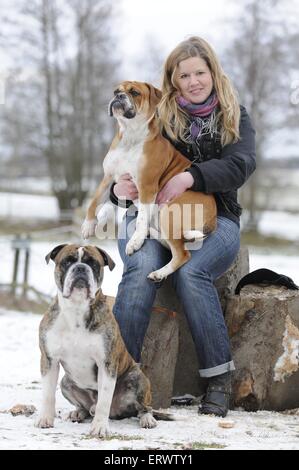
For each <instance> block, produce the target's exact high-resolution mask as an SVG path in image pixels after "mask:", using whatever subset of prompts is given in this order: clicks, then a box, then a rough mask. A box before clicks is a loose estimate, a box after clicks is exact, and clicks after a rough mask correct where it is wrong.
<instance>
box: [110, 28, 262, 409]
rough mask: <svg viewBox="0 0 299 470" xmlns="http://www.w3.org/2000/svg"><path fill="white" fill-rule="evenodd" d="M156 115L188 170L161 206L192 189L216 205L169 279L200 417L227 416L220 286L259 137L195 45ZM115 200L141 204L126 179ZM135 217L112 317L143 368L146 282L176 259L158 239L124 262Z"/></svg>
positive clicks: (174, 59)
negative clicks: (196, 380)
mask: <svg viewBox="0 0 299 470" xmlns="http://www.w3.org/2000/svg"><path fill="white" fill-rule="evenodd" d="M158 114H159V118H160V122H161V131H162V132H163V135H164V137H165V138H167V139H168V140H170V142H171V143H172V144H173V145H174V146H175V147H176V148H177V149H178V150H179V151H180V152H181V153H182V154H184V155H185V156H186V157H187V158H188V159H189V160H190V161H191V162H192V164H191V166H190V168H188V169H187V170H186V171H185V172H183V173H180V174H178V175H176V176H174V177H173V178H171V179H170V180H169V181H168V182H167V184H166V185H165V186H164V187H163V188H162V189H161V191H160V192H159V194H158V196H157V203H158V204H163V203H164V202H166V201H169V200H171V199H173V198H174V197H176V196H178V195H179V194H181V193H182V192H184V191H186V190H187V189H191V190H194V191H203V192H205V193H213V194H214V196H215V198H216V203H217V224H218V225H217V230H216V231H215V232H214V233H212V234H211V235H209V236H208V237H207V239H206V240H205V241H204V243H203V246H202V248H201V249H198V250H192V251H191V255H192V257H191V259H190V260H189V261H188V263H186V264H185V265H184V266H182V267H181V268H180V269H179V270H178V271H176V272H175V273H173V274H172V275H171V278H172V282H173V286H174V288H175V290H176V293H177V295H178V297H179V299H180V302H181V304H182V306H183V309H184V313H185V315H186V317H187V320H188V323H189V326H190V330H191V333H192V337H193V340H194V343H195V347H196V351H197V355H198V361H199V364H200V369H199V374H200V376H201V377H206V378H208V388H207V392H206V395H205V398H204V400H203V402H202V404H201V406H200V407H199V412H200V413H204V414H215V415H217V416H226V414H227V411H228V406H229V395H230V393H231V371H233V370H234V368H235V367H234V363H233V361H232V358H231V352H230V345H229V338H228V334H227V329H226V326H225V322H224V318H223V313H222V310H221V306H220V302H219V298H218V294H217V291H216V288H215V287H214V281H215V279H217V278H218V277H220V276H221V275H222V274H223V273H224V272H225V271H226V270H227V269H228V268H229V267H230V265H231V264H232V262H233V261H234V259H235V257H236V255H237V253H238V251H239V246H240V229H239V217H240V214H241V207H240V206H239V204H238V202H237V189H238V188H240V187H241V186H242V185H243V184H244V183H245V181H246V180H247V179H248V177H249V175H250V174H251V173H252V172H253V171H254V169H255V138H254V136H255V132H254V130H253V128H252V125H251V122H250V119H249V117H248V114H247V112H246V110H245V108H244V107H242V106H239V104H238V100H237V96H236V93H235V91H234V89H233V87H232V85H231V82H230V80H229V79H228V77H227V76H226V75H225V74H224V72H223V70H222V68H221V65H220V63H219V61H218V59H217V57H216V55H215V53H214V51H213V49H212V48H211V47H210V45H209V44H208V43H207V42H206V41H204V40H203V39H201V38H198V37H191V38H190V39H188V40H186V41H183V42H182V43H180V44H179V45H178V46H177V47H176V48H175V49H174V50H173V51H172V52H171V54H170V55H169V57H168V59H167V60H166V63H165V67H164V76H163V85H162V100H161V102H160V104H159V106H158ZM118 197H122V198H123V197H125V198H126V199H128V200H133V199H136V198H138V192H137V188H136V186H135V185H134V183H133V182H132V180H131V179H130V176H129V175H123V177H122V178H121V179H120V180H119V182H118V183H117V184H115V185H114V186H113V187H112V189H111V199H112V201H113V202H116V203H117V198H118ZM135 217H136V214H133V215H129V214H127V216H126V218H125V220H124V222H123V224H122V227H121V229H120V232H121V236H120V239H119V251H120V255H121V257H122V260H123V262H124V272H123V277H122V280H121V283H120V285H119V288H118V293H117V297H116V302H115V306H114V314H115V316H116V318H117V320H118V323H119V326H120V329H121V333H122V335H123V338H124V341H125V343H126V345H127V348H128V350H129V352H130V353H131V355H132V356H133V357H134V359H135V360H136V361H137V362H139V361H140V355H141V349H142V343H143V339H144V336H145V333H146V329H147V327H148V323H149V319H150V312H151V308H152V305H153V302H154V299H155V294H156V289H157V287H159V285H157V284H155V283H153V282H152V281H150V280H148V279H147V274H148V273H149V272H151V271H154V270H156V269H159V268H160V267H162V266H163V265H165V264H166V263H167V262H168V261H169V257H170V252H169V251H168V250H167V249H166V248H164V247H163V246H162V245H161V244H160V243H159V242H158V241H156V240H153V239H147V240H146V241H145V243H144V245H143V246H142V248H141V249H140V250H139V251H137V252H136V253H134V254H133V255H131V256H127V255H126V254H125V247H126V244H127V241H128V239H126V238H125V237H124V233H126V232H127V231H126V228H127V226H128V224H130V223H132V221H133V220H134V218H135Z"/></svg>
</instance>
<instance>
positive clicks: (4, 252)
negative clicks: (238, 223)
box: [0, 194, 299, 450]
mask: <svg viewBox="0 0 299 470" xmlns="http://www.w3.org/2000/svg"><path fill="white" fill-rule="evenodd" d="M18 197H19V196H17V195H15V197H14V199H12V198H11V197H10V196H8V195H7V196H6V195H3V194H2V195H1V194H0V216H1V215H12V214H15V215H18V216H19V217H20V215H22V216H24V217H27V216H29V215H32V213H33V212H34V211H35V209H34V207H35V206H34V201H35V199H31V198H34V197H33V196H28V198H25V199H24V196H22V197H20V198H19V199H18ZM5 201H6V203H7V201H10V202H9V204H10V206H8V205H7V204H2V203H4V202H5ZM52 202H53V199H51V198H49V199H47V198H42V199H40V200H39V203H37V205H36V211H38V213H39V214H42V215H41V217H44V218H53V217H54V218H55V214H56V210H57V208H56V207H55V205H53V204H52ZM41 203H42V204H43V205H42V207H41V205H40V204H41ZM44 203H45V204H44ZM21 206H22V211H20V207H21ZM3 211H4V212H5V211H6V212H5V213H4V212H3ZM261 227H262V231H263V233H267V234H271V235H276V236H283V237H284V238H289V239H293V240H294V241H296V240H298V239H299V223H298V218H297V217H296V216H291V215H286V214H279V213H265V214H264V221H263V220H262V224H261ZM58 243H62V241H61V240H59V241H57V243H56V242H48V241H34V242H33V243H32V245H31V261H30V270H29V283H30V284H31V285H33V286H34V287H36V288H37V289H39V290H40V291H42V292H44V293H47V294H49V295H51V296H53V295H54V294H55V291H56V289H55V285H54V280H53V275H52V273H53V268H54V265H53V263H50V264H49V265H48V266H47V265H46V263H45V261H44V257H45V255H46V254H47V253H48V252H49V251H50V250H51V249H52V248H53V247H54V246H55V245H56V244H58ZM99 245H101V246H102V247H103V248H104V249H106V250H107V252H108V253H109V254H110V255H111V256H112V257H113V259H114V260H115V261H116V268H115V270H114V271H113V272H110V271H109V270H108V268H107V270H106V275H105V278H104V284H103V290H104V292H105V293H106V294H109V295H115V294H116V289H117V285H118V283H119V280H120V278H121V273H122V263H121V261H120V258H119V255H118V252H117V247H116V243H115V242H113V241H105V242H99ZM0 252H1V269H0V283H9V282H10V281H11V279H12V267H13V250H12V249H11V238H9V237H6V238H0ZM22 261H23V260H22V259H21V263H22ZM262 267H264V268H269V269H273V270H275V271H277V272H279V273H283V274H286V275H288V276H291V277H292V278H293V279H294V281H295V282H296V283H297V284H299V254H298V255H297V254H296V253H295V254H294V252H292V254H289V255H287V254H284V253H282V252H280V253H278V252H276V253H274V252H273V251H269V250H265V249H260V248H259V249H257V248H253V247H250V270H251V271H252V270H254V269H257V268H262ZM22 272H23V269H22V270H21V271H20V278H19V281H21V280H22V279H21V273H22ZM39 322H40V317H39V316H37V315H33V314H32V313H30V312H29V313H23V314H22V313H19V312H11V311H7V310H5V309H3V308H0V449H106V450H114V449H184V448H185V449H197V448H220V449H221V448H224V449H299V416H298V415H297V416H292V415H285V414H282V413H273V412H266V411H262V412H258V413H247V412H243V411H230V412H229V415H228V417H227V419H226V420H224V421H227V420H232V421H233V427H232V428H229V429H225V428H222V427H220V426H219V423H220V422H221V421H223V420H221V419H218V418H215V417H208V416H206V417H205V416H198V415H197V410H196V407H184V408H174V407H172V408H171V410H170V411H171V412H172V413H173V414H174V415H175V418H176V421H174V422H162V421H160V422H159V425H158V427H157V428H155V429H153V430H143V429H140V428H139V427H138V422H137V420H136V419H127V420H123V421H117V422H116V421H114V422H113V421H112V422H111V430H112V438H111V439H109V440H98V439H91V438H90V437H89V436H88V430H89V423H86V424H85V423H84V424H73V423H70V422H68V421H66V420H65V417H66V415H67V413H68V412H69V411H70V410H71V409H72V406H71V405H70V404H69V403H68V402H67V401H66V400H65V399H64V398H63V397H62V395H61V393H60V391H59V389H58V391H57V411H58V418H57V419H56V426H55V428H54V429H50V430H40V429H36V428H35V427H34V421H35V419H36V413H35V414H34V415H32V416H30V417H25V416H16V417H13V416H12V415H11V413H9V412H8V410H9V409H10V408H11V407H13V406H15V405H17V404H26V405H34V406H35V407H36V408H38V407H39V404H40V401H41V384H40V374H39V349H38V324H39Z"/></svg>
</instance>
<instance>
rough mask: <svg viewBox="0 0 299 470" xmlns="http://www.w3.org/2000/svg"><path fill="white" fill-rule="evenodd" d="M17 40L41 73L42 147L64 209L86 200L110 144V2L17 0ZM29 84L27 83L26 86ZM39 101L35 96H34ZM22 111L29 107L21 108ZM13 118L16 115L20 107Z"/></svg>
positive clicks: (112, 4) (114, 78)
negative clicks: (18, 20)
mask: <svg viewBox="0 0 299 470" xmlns="http://www.w3.org/2000/svg"><path fill="white" fill-rule="evenodd" d="M19 3H21V9H20V12H19V14H20V15H21V18H22V24H21V23H20V24H19V30H18V35H19V41H20V44H22V45H25V46H24V51H25V55H26V59H27V60H25V61H24V62H26V63H27V64H28V63H31V64H32V67H34V68H35V70H36V77H35V80H31V81H30V84H31V85H32V86H33V83H34V82H35V83H36V82H39V83H40V85H41V89H40V94H39V97H38V99H37V100H35V102H34V105H35V107H36V109H37V110H38V114H42V123H41V125H40V127H39V130H40V139H39V144H40V152H41V153H43V154H44V156H45V158H46V160H47V163H48V169H49V174H50V177H51V181H52V191H53V193H54V195H55V196H56V197H57V199H58V203H59V207H60V209H61V211H67V210H71V209H72V208H74V207H76V206H78V205H81V204H82V203H83V201H84V199H85V197H86V195H87V193H88V191H89V189H90V185H91V181H92V180H93V179H94V178H95V176H99V173H100V172H101V165H100V158H101V156H102V158H103V156H104V154H105V149H106V146H107V143H108V142H109V141H110V137H111V132H112V121H110V120H109V119H108V117H107V104H108V101H109V97H110V96H111V88H112V86H113V82H116V81H117V76H116V70H117V64H118V61H117V58H116V56H115V54H114V53H112V52H111V51H114V50H115V47H114V46H115V44H114V41H113V37H112V35H111V31H113V28H111V23H112V22H113V17H114V10H115V2H112V0H80V1H79V0H63V1H58V0H33V1H31V2H30V3H28V2H25V1H24V0H19ZM28 87H30V86H29V85H28ZM35 98H36V97H35ZM21 109H22V111H24V105H23V106H21V105H20V106H19V110H21ZM40 110H41V113H40ZM14 115H15V116H16V120H18V117H17V113H16V110H15V113H14Z"/></svg>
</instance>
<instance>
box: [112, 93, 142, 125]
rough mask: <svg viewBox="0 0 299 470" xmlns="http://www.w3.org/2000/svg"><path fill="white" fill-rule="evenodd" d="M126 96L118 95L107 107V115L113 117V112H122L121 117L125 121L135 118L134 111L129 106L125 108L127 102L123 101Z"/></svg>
mask: <svg viewBox="0 0 299 470" xmlns="http://www.w3.org/2000/svg"><path fill="white" fill-rule="evenodd" d="M125 99H126V95H125V94H124V93H123V94H120V95H117V96H116V97H115V98H114V99H113V100H112V101H111V103H110V105H109V115H110V116H113V110H115V111H117V110H120V111H123V116H124V117H125V118H127V119H132V118H134V117H135V116H136V112H135V109H134V108H133V107H132V106H131V107H129V108H127V102H126V101H125Z"/></svg>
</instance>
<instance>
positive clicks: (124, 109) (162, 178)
mask: <svg viewBox="0 0 299 470" xmlns="http://www.w3.org/2000/svg"><path fill="white" fill-rule="evenodd" d="M160 99H161V92H160V91H159V90H158V89H157V88H155V87H153V86H152V85H150V84H148V83H140V82H129V81H126V82H123V83H121V84H120V85H119V86H118V88H117V89H116V90H115V92H114V98H113V99H112V100H111V102H110V104H109V112H110V115H111V116H112V115H113V116H114V117H115V118H116V119H117V121H118V131H117V134H116V136H115V137H114V140H113V142H112V144H111V147H110V149H109V152H108V154H107V155H106V157H105V159H104V161H103V168H104V179H103V180H102V182H101V183H100V185H99V187H98V188H97V190H96V193H95V196H94V198H93V200H92V201H91V203H90V205H89V208H88V210H87V216H86V219H85V221H84V223H83V225H82V235H83V237H84V238H88V237H90V236H92V235H94V234H95V228H96V225H97V223H101V224H103V225H104V224H105V222H106V220H105V209H104V210H102V211H100V214H98V220H97V217H96V210H97V207H98V205H99V203H100V202H101V198H102V196H103V194H104V192H105V191H106V189H107V188H108V186H109V185H110V184H111V183H112V181H116V182H117V181H118V179H119V177H120V176H121V175H122V174H124V173H130V175H131V177H132V179H133V182H134V183H135V185H136V186H137V189H138V192H139V207H138V216H137V221H136V230H135V232H134V234H133V236H132V237H131V239H130V240H129V242H128V244H127V247H126V253H127V254H128V255H131V254H133V253H134V252H135V251H137V250H138V249H139V248H140V247H141V246H142V245H143V243H144V240H145V238H146V237H147V236H148V234H149V232H150V233H151V235H153V236H155V230H153V231H151V230H150V225H151V220H152V217H153V215H154V214H155V210H156V209H157V205H156V204H155V200H156V196H157V194H158V192H159V191H160V189H161V188H162V187H163V186H164V185H165V184H166V183H167V181H169V180H170V178H172V177H173V176H175V175H177V174H178V173H180V172H183V171H184V170H185V169H186V168H188V167H189V166H190V165H191V162H190V161H189V160H188V159H187V158H186V157H184V156H183V155H182V154H181V153H180V152H178V151H177V150H176V149H175V148H174V147H173V146H172V145H171V144H170V142H169V141H168V140H167V139H166V138H164V137H163V136H162V135H161V132H160V129H159V123H158V118H157V115H156V106H157V104H158V103H159V101H160ZM199 214H200V217H199ZM216 215H217V210H216V203H215V199H214V197H213V195H211V194H209V195H208V194H204V193H200V192H195V191H191V190H188V191H186V192H184V193H183V194H181V195H180V196H178V197H176V198H174V199H173V200H172V201H170V202H169V203H167V204H165V205H163V206H162V207H161V208H160V209H159V212H158V219H159V220H158V226H159V229H160V231H161V235H160V236H159V239H160V241H162V242H164V244H165V243H166V244H167V246H168V247H169V248H170V250H171V253H172V259H171V261H170V262H169V263H168V264H167V265H166V266H163V267H162V268H161V269H159V270H157V271H154V272H152V273H150V274H149V275H148V277H149V278H150V279H152V280H154V281H160V280H162V279H163V278H166V277H167V276H168V275H169V274H171V273H173V272H174V271H176V270H177V269H178V268H179V267H180V266H182V265H183V264H184V263H186V262H187V261H188V260H189V258H190V256H191V255H190V252H189V251H188V250H187V249H186V247H185V242H186V241H190V240H194V239H196V240H200V239H203V238H204V237H205V236H206V235H207V234H208V233H210V232H211V231H213V230H214V229H215V227H216ZM103 217H104V220H103Z"/></svg>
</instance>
